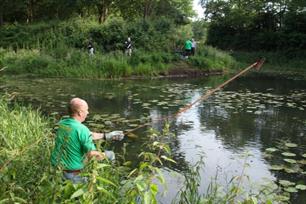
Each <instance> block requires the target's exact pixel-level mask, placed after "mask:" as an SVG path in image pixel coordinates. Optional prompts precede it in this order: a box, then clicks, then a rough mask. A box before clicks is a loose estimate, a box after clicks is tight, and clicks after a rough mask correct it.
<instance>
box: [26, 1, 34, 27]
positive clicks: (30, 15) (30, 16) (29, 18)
mask: <svg viewBox="0 0 306 204" xmlns="http://www.w3.org/2000/svg"><path fill="white" fill-rule="evenodd" d="M28 3H29V4H28V8H27V23H31V22H33V6H34V2H33V0H29V2H28Z"/></svg>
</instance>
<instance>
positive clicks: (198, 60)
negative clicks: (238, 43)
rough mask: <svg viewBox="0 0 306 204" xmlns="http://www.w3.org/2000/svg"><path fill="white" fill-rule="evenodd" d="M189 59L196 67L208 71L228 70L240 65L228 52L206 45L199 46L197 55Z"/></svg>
mask: <svg viewBox="0 0 306 204" xmlns="http://www.w3.org/2000/svg"><path fill="white" fill-rule="evenodd" d="M188 61H189V63H190V64H191V65H193V66H194V67H197V68H199V69H203V70H208V71H213V70H228V69H232V68H237V67H238V66H239V63H238V62H237V61H236V60H235V59H234V58H233V57H231V56H230V55H229V54H228V53H227V52H224V51H221V50H218V49H216V48H214V47H211V46H204V45H200V46H198V48H197V50H196V54H195V56H191V57H190V58H189V59H188Z"/></svg>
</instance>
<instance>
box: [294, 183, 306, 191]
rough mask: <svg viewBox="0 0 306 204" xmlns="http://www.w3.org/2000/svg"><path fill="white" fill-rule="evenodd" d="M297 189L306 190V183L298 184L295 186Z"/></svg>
mask: <svg viewBox="0 0 306 204" xmlns="http://www.w3.org/2000/svg"><path fill="white" fill-rule="evenodd" d="M295 188H296V189H298V190H301V191H305V190H306V185H302V184H298V185H296V186H295Z"/></svg>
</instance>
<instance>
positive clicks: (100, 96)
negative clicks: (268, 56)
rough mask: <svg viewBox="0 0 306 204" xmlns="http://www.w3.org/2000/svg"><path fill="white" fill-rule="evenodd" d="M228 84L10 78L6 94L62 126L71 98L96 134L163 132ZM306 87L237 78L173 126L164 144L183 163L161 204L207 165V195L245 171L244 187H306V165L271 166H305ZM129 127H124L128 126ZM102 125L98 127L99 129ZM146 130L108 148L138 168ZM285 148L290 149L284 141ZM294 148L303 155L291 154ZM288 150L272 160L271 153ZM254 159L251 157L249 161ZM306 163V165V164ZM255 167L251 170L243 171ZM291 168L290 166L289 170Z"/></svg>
mask: <svg viewBox="0 0 306 204" xmlns="http://www.w3.org/2000/svg"><path fill="white" fill-rule="evenodd" d="M225 79H226V77H210V78H201V79H190V80H187V79H175V80H139V81H130V80H124V81H103V80H72V79H70V80H67V79H9V80H6V81H5V83H3V85H2V86H1V89H2V90H9V91H10V92H12V91H15V95H16V96H17V100H19V102H24V103H31V104H33V105H34V106H41V110H42V111H43V113H45V114H48V115H54V116H55V117H56V118H57V119H59V118H60V116H62V115H64V114H66V113H65V111H66V103H67V101H69V100H70V99H71V98H72V97H81V98H84V99H86V100H87V102H88V104H89V107H90V110H89V111H90V116H89V118H88V119H87V121H86V124H87V125H88V126H90V127H91V129H92V130H95V131H110V130H115V129H116V130H117V129H121V130H128V129H133V128H135V127H137V126H139V125H141V124H143V123H144V121H147V119H150V120H151V121H152V122H151V126H153V127H154V128H157V129H159V130H160V129H161V128H162V127H163V120H162V118H164V117H166V116H173V115H174V114H175V113H177V111H178V110H179V108H180V107H183V106H184V105H185V104H187V103H191V102H192V101H195V100H196V99H198V98H199V97H200V96H201V95H202V94H204V93H205V92H206V91H207V90H208V89H210V88H212V87H215V86H216V85H218V84H220V83H222V82H223V81H225ZM305 109H306V83H305V81H301V80H293V79H284V78H282V79H279V78H271V77H262V76H260V77H259V76H257V77H256V76H253V77H244V78H240V79H237V80H236V81H234V82H233V83H231V84H230V85H229V86H227V87H226V88H225V89H223V90H222V91H220V92H217V93H216V94H214V95H213V96H212V97H210V98H209V99H208V100H206V101H203V102H200V103H199V104H197V105H196V106H194V107H192V108H191V109H190V110H188V111H187V112H184V113H182V114H181V115H179V116H178V117H177V118H175V119H171V120H170V124H171V130H172V131H173V132H174V133H175V134H176V136H175V137H170V138H166V139H165V141H164V142H166V143H168V144H169V145H170V147H171V149H172V154H173V159H174V160H175V161H177V164H170V163H169V164H168V163H165V167H164V168H163V172H164V174H165V176H166V180H167V183H168V192H167V194H166V195H165V196H163V195H160V196H159V202H160V203H170V201H171V200H172V199H173V198H174V197H175V195H176V193H177V191H178V189H179V188H180V187H181V186H182V183H183V181H184V178H183V173H184V172H185V171H186V169H188V168H190V167H191V166H193V165H195V164H196V163H197V162H198V161H199V160H200V159H201V158H203V161H204V163H205V165H204V167H203V168H202V169H201V171H200V175H201V178H202V179H201V185H200V192H201V193H204V192H205V191H206V189H207V187H208V184H209V182H210V181H211V179H212V178H214V177H215V176H216V175H217V174H218V177H217V180H218V182H219V183H220V184H222V185H223V186H227V185H228V183H229V181H230V179H231V178H232V177H233V176H239V175H241V173H242V172H243V173H244V174H246V175H248V177H249V179H246V178H244V179H243V182H242V184H241V185H243V186H245V188H246V189H252V188H253V187H252V186H253V184H254V183H263V182H265V181H266V180H269V181H278V180H279V179H286V180H290V181H293V182H298V183H304V184H306V179H305V178H306V176H305V174H302V173H301V172H305V171H306V166H305V165H302V164H301V165H300V170H299V172H298V173H286V172H285V171H272V170H270V169H269V168H270V167H271V165H276V164H282V165H284V163H286V162H284V161H283V159H284V158H285V157H283V156H281V153H282V152H284V151H287V152H288V151H289V152H294V153H296V155H297V156H296V157H293V158H294V159H295V160H298V161H300V160H303V158H302V156H301V155H302V154H305V153H306V135H305V134H306V114H305ZM124 120H126V121H124ZM97 124H98V125H97ZM145 130H146V128H141V129H139V130H137V131H135V132H134V133H135V134H136V135H137V136H138V138H136V139H125V140H124V141H122V142H118V143H116V144H113V145H112V146H111V147H110V148H113V149H115V151H116V152H118V153H121V152H122V146H123V144H125V145H126V149H127V155H126V159H127V160H131V161H133V164H134V165H136V164H137V160H138V159H137V158H138V157H137V155H138V154H139V153H140V152H142V151H145V150H147V148H146V146H145V145H144V144H146V143H149V142H151V141H149V138H148V137H147V134H146V131H145ZM284 141H285V142H284ZM286 142H291V143H296V144H297V145H298V147H297V148H287V149H285V148H284V147H285V145H284V144H285V143H286ZM269 147H277V148H279V149H280V148H284V149H283V150H279V152H278V153H276V154H273V155H274V156H273V157H272V158H270V157H268V156H269V155H268V156H267V154H266V151H265V149H267V148H269ZM248 154H249V156H248V157H247V156H246V155H248ZM304 159H305V158H304ZM246 163H247V164H249V167H246V168H244V167H245V165H246ZM287 166H288V165H287ZM291 201H292V203H305V202H306V193H305V191H304V192H303V191H299V192H298V193H293V194H291Z"/></svg>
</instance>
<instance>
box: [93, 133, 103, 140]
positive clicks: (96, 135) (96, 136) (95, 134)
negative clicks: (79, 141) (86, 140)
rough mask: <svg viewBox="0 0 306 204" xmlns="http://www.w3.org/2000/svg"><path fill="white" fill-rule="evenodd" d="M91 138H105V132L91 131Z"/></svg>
mask: <svg viewBox="0 0 306 204" xmlns="http://www.w3.org/2000/svg"><path fill="white" fill-rule="evenodd" d="M91 138H92V140H100V139H105V135H104V133H97V132H91Z"/></svg>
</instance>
